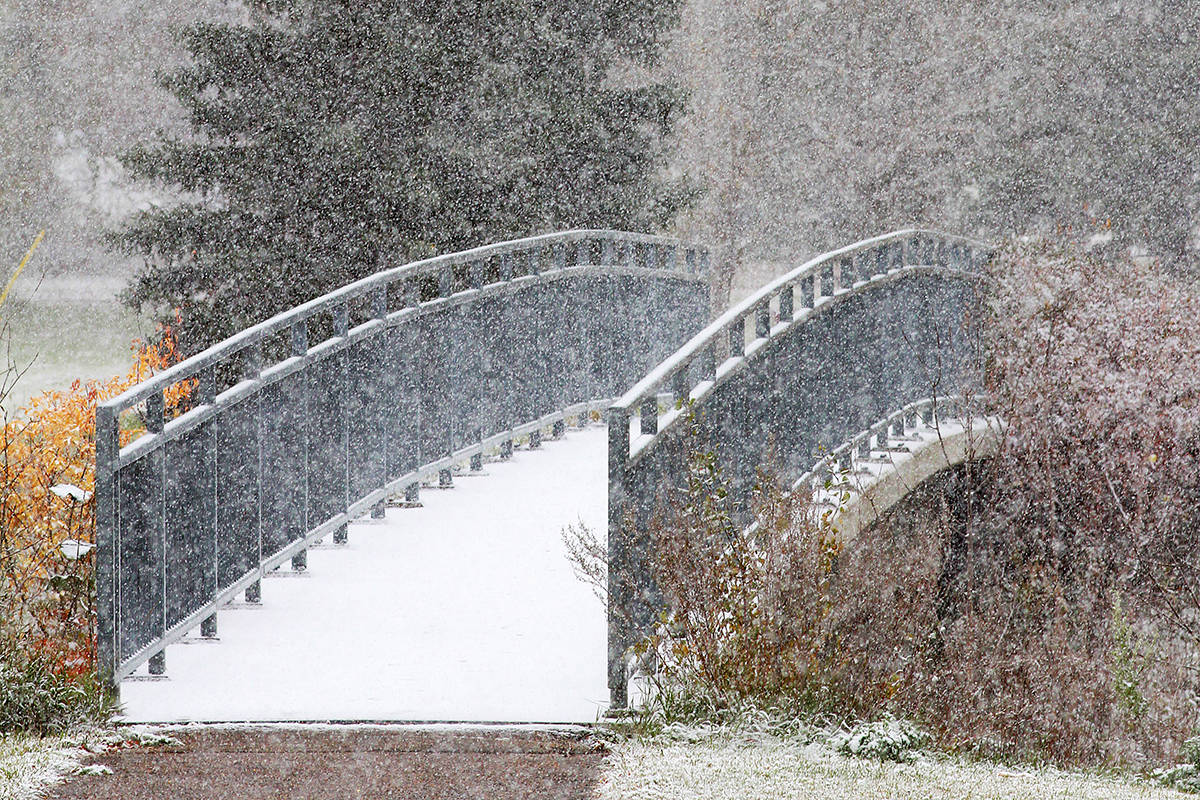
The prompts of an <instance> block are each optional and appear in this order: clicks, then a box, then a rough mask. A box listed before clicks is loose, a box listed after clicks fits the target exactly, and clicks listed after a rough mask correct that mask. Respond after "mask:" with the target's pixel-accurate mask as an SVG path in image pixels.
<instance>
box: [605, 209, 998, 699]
mask: <svg viewBox="0 0 1200 800" xmlns="http://www.w3.org/2000/svg"><path fill="white" fill-rule="evenodd" d="M990 256H991V249H990V247H988V246H987V245H986V244H983V243H981V242H976V241H972V240H969V239H965V238H962V237H957V236H948V235H945V234H940V233H936V232H933V231H923V230H915V229H910V230H901V231H896V232H894V233H889V234H886V235H883V236H879V237H875V238H872V239H867V240H864V241H861V242H858V243H856V244H853V245H850V246H848V247H844V248H841V249H840V250H835V251H833V252H830V253H826V254H824V255H821V256H818V257H817V258H814V259H812V260H811V261H809V262H807V263H805V264H803V265H801V266H800V267H798V268H796V269H795V270H793V271H791V272H789V273H787V274H785V275H783V276H780V277H779V278H776V279H775V280H773V281H771V282H770V283H768V284H767V285H766V286H764V287H763V288H762V289H760V290H759V291H758V292H756V293H755V294H753V295H751V296H750V297H748V298H746V299H745V300H743V301H742V302H740V303H738V304H737V305H735V306H733V307H732V308H730V309H729V310H728V311H726V312H725V313H724V314H722V315H721V316H720V317H719V318H718V319H716V320H715V321H713V322H712V323H711V324H709V325H708V326H707V327H706V328H705V329H704V330H702V331H700V332H699V333H697V334H696V335H695V336H694V337H692V338H691V339H690V340H689V341H688V342H687V343H686V344H685V345H684V346H683V347H681V348H680V349H679V350H678V351H676V352H675V353H674V354H673V355H671V356H670V357H669V358H667V359H666V360H664V361H663V362H662V363H661V364H659V366H658V367H656V368H655V369H653V370H651V371H650V372H649V373H648V374H647V375H646V376H645V377H644V378H642V379H641V380H640V381H638V383H637V384H635V385H634V386H633V387H632V388H631V389H629V391H627V392H626V393H625V394H624V395H622V397H621V398H620V399H618V400H617V401H616V402H615V403H614V404H613V405H612V406H611V407H610V408H609V410H608V424H609V504H608V514H609V523H608V542H609V593H608V596H609V690H610V693H611V695H612V703H613V705H614V706H615V707H620V706H622V705H624V702H625V691H626V687H625V683H626V674H625V655H626V653H627V651H628V649H629V648H630V647H631V646H632V645H633V644H634V643H635V642H636V641H637V640H638V639H639V638H640V637H641V635H642V634H643V633H644V632H645V631H646V630H647V629H648V627H649V626H650V625H651V624H652V622H653V620H654V617H655V614H656V611H657V608H658V607H659V605H660V602H659V597H658V594H657V590H656V588H655V587H654V585H653V581H652V580H651V578H650V576H649V574H648V571H647V561H648V557H649V548H650V542H649V536H648V532H647V531H648V528H649V523H650V518H651V516H652V515H653V513H654V512H655V510H656V508H655V507H656V504H657V503H658V502H660V498H661V496H662V492H664V491H667V490H670V489H671V488H672V487H681V486H683V485H685V483H686V481H685V475H684V469H685V455H686V450H687V449H688V448H690V447H695V446H703V447H711V448H713V449H714V450H715V451H716V453H717V455H718V458H719V460H720V462H721V464H722V468H723V472H724V474H725V477H726V479H727V480H728V481H729V483H730V484H731V487H732V491H733V494H734V499H735V501H737V502H740V503H741V504H742V507H743V508H744V507H745V506H746V502H745V501H746V500H747V498H748V495H749V492H750V490H751V488H752V486H753V484H754V480H755V473H756V470H757V469H758V467H759V466H760V465H761V464H762V462H763V461H764V460H766V459H767V458H768V454H770V457H771V458H773V460H774V461H775V462H776V464H777V466H779V467H780V468H782V469H783V470H784V472H785V474H788V475H789V476H791V477H796V476H799V475H800V474H802V473H803V472H804V471H805V470H806V469H807V468H808V467H810V466H811V465H812V464H813V462H814V461H815V460H816V459H817V458H818V453H819V451H820V450H821V449H825V450H826V451H827V450H828V449H830V448H832V447H834V446H836V445H838V444H840V443H842V442H843V441H846V440H847V439H848V438H849V437H850V436H851V435H853V434H854V433H856V432H858V431H860V430H862V429H863V428H866V427H868V426H870V425H871V424H872V423H874V422H875V421H876V420H879V419H881V418H883V417H885V416H886V415H887V414H888V413H889V412H890V411H892V410H895V409H900V408H903V407H905V406H906V405H908V404H909V403H911V402H914V401H917V400H921V399H923V398H926V397H930V396H937V395H944V394H952V393H957V392H960V391H962V390H963V389H964V388H966V389H968V390H969V389H970V385H972V384H975V385H977V384H978V383H979V380H980V378H981V376H982V372H981V370H982V353H981V347H980V344H979V340H978V333H979V331H978V325H977V322H978V320H979V317H980V312H981V306H980V303H979V292H978V288H979V287H978V284H979V282H980V280H981V277H982V269H983V266H984V264H985V263H986V261H987V260H988V259H989V258H990ZM751 321H752V322H753V328H752V329H750V330H748V322H751ZM964 384H965V385H966V386H964ZM685 417H690V418H691V419H692V424H691V425H684V420H685ZM635 418H636V420H637V424H636V427H635V426H634V425H633V422H634V420H635ZM693 427H694V428H695V431H694V432H690V431H689V430H688V429H689V428H693ZM693 435H695V436H696V437H697V440H698V441H696V440H693V439H692V436H693Z"/></svg>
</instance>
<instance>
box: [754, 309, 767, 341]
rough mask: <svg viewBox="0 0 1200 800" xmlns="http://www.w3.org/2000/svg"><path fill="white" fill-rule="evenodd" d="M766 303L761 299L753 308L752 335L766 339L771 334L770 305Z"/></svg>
mask: <svg viewBox="0 0 1200 800" xmlns="http://www.w3.org/2000/svg"><path fill="white" fill-rule="evenodd" d="M768 303H769V301H763V302H762V303H761V304H760V305H759V306H758V308H756V309H755V310H754V336H755V338H757V339H766V338H767V337H769V336H770V335H771V306H770V305H769V304H768Z"/></svg>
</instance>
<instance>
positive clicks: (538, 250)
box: [100, 229, 709, 432]
mask: <svg viewBox="0 0 1200 800" xmlns="http://www.w3.org/2000/svg"><path fill="white" fill-rule="evenodd" d="M572 244H573V245H575V247H574V250H575V253H574V257H573V258H572V256H571V255H570V254H569V249H570V248H568V245H572ZM595 250H598V259H597V258H596V257H595V254H594V251H595ZM681 250H682V253H683V258H682V259H680V258H679V254H680V251H681ZM521 256H525V258H521ZM708 258H709V255H708V250H707V249H706V248H702V247H697V246H691V245H684V244H682V243H681V242H680V241H679V240H678V239H673V238H667V237H662V236H652V235H649V234H640V233H628V232H624V231H610V230H591V229H578V230H570V231H563V232H558V233H550V234H544V235H541V236H531V237H527V238H524V239H514V240H511V241H506V242H499V243H496V244H489V245H484V246H482V247H476V248H473V249H470V250H464V251H461V252H457V253H448V254H445V255H440V256H434V257H432V258H427V259H423V260H420V261H414V262H412V263H409V264H404V265H402V266H398V267H391V268H388V269H384V270H381V271H379V272H376V273H375V274H373V275H369V276H367V277H365V278H362V279H361V280H358V281H355V282H353V283H350V284H347V285H346V286H343V287H341V288H338V289H335V290H333V291H331V292H329V293H327V294H324V295H322V296H320V297H317V298H314V299H312V300H310V301H308V302H306V303H303V304H301V305H299V306H296V307H295V308H292V309H289V310H287V311H283V312H280V313H279V314H276V315H275V316H273V317H271V318H270V319H267V320H265V321H263V322H260V323H258V324H256V325H253V326H251V327H249V328H246V329H245V330H243V331H240V332H239V333H236V334H234V335H233V336H231V337H229V338H228V339H225V340H224V341H222V342H219V343H217V344H215V345H213V346H211V347H209V348H208V349H206V350H204V351H202V352H200V353H197V354H196V355H194V356H192V357H190V358H188V359H186V360H184V361H182V362H180V363H178V364H176V365H174V366H172V367H170V368H168V369H166V370H163V371H162V372H160V373H158V374H157V375H154V376H152V377H150V378H148V379H146V380H145V381H142V382H141V383H139V384H137V385H136V386H133V387H131V388H130V389H128V390H126V391H125V392H123V393H122V394H120V395H118V396H116V397H114V398H112V399H110V400H107V401H105V402H104V403H101V404H100V409H103V413H104V414H105V415H106V416H107V415H111V416H112V417H113V418H115V417H116V416H117V415H119V414H120V413H121V412H123V411H126V410H128V409H131V408H133V407H134V406H136V405H137V404H139V403H141V402H143V401H147V400H149V401H151V402H152V403H155V404H157V405H161V403H162V392H163V391H164V390H166V389H168V388H170V387H171V386H173V385H176V384H179V383H181V382H183V381H187V380H191V379H194V378H197V377H198V376H201V375H202V373H204V372H205V371H206V370H211V369H212V368H214V367H215V366H216V365H218V364H220V363H222V362H224V361H227V360H228V359H230V358H232V357H234V356H236V355H238V354H239V353H243V352H246V353H249V354H251V358H250V361H251V363H253V364H255V369H256V370H258V371H261V370H262V368H263V365H262V364H261V357H262V354H261V344H262V342H263V340H264V339H265V338H266V337H268V336H270V335H272V334H276V333H279V332H281V331H283V330H285V329H287V328H292V327H293V326H296V325H297V324H298V323H303V322H305V321H307V320H309V319H311V318H312V317H316V316H319V315H322V314H330V313H332V314H333V315H334V337H333V338H335V339H336V338H338V337H339V336H344V335H345V334H346V333H347V328H348V317H349V304H350V302H351V301H354V300H360V299H369V300H370V302H371V315H372V317H374V318H376V319H379V318H384V317H387V316H388V314H389V309H388V289H389V288H390V287H392V286H393V285H394V284H397V283H401V282H404V283H406V285H405V289H406V291H405V306H404V308H402V309H397V311H402V310H404V309H407V308H412V307H414V306H419V305H422V304H425V303H430V302H434V301H437V300H444V299H446V298H448V297H450V296H452V295H455V294H459V293H461V292H466V291H472V290H480V289H483V288H485V287H486V286H493V285H496V284H500V283H506V282H509V281H512V280H516V279H519V278H522V277H525V276H528V275H536V274H540V273H544V272H549V271H552V270H560V269H566V268H568V267H585V266H604V267H610V268H617V269H640V270H665V271H676V272H681V273H684V274H691V275H696V276H703V275H705V274H706V273H707V270H708ZM497 261H498V263H496V262H497ZM491 276H495V277H496V278H497V280H489V277H491ZM430 279H435V280H436V296H434V297H431V298H428V299H425V300H422V299H421V296H420V294H421V290H422V284H421V282H422V281H425V282H426V283H428V281H429V280H430ZM392 313H394V312H392ZM304 345H305V346H306V347H307V341H306V340H305V341H304ZM256 351H257V352H256ZM157 413H161V409H159V410H157ZM151 416H156V414H155V413H153V412H152V414H151ZM148 423H149V427H150V430H151V432H154V431H155V430H157V429H158V427H159V424H158V420H157V419H151V420H148Z"/></svg>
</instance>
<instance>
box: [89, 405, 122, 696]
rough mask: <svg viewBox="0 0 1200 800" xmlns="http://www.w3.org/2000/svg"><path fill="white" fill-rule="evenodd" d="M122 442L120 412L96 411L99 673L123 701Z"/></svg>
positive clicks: (99, 408) (103, 408)
mask: <svg viewBox="0 0 1200 800" xmlns="http://www.w3.org/2000/svg"><path fill="white" fill-rule="evenodd" d="M119 452H120V439H119V433H118V426H117V414H116V411H115V410H114V409H113V408H111V407H108V406H103V405H101V406H97V407H96V478H95V496H96V512H95V513H96V672H97V677H98V679H99V682H100V686H101V688H102V689H103V690H105V691H106V692H108V693H109V694H110V696H111V697H112V698H113V699H114V700H119V699H120V684H119V682H118V681H117V679H116V675H117V664H118V662H119V661H120V656H119V653H118V649H117V638H118V631H119V628H120V625H119V620H118V619H117V615H118V613H119V606H118V604H117V596H118V594H117V592H118V588H119V586H120V579H119V578H120V571H119V560H118V552H117V551H118V548H119V532H118V521H117V494H116V487H117V470H116V465H117V457H118V454H119Z"/></svg>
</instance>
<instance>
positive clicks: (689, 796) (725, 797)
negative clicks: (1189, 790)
mask: <svg viewBox="0 0 1200 800" xmlns="http://www.w3.org/2000/svg"><path fill="white" fill-rule="evenodd" d="M597 796H598V798H599V799H600V800H610V799H611V800H617V798H620V800H667V799H668V798H670V800H735V799H736V800H834V798H837V800H880V798H884V799H885V800H941V799H942V798H945V800H961V799H962V798H974V800H1059V799H1061V800H1117V798H1123V799H1124V798H1154V799H1155V800H1168V798H1178V800H1183V799H1184V798H1188V797H1194V795H1187V794H1182V793H1180V792H1176V791H1173V790H1169V789H1162V788H1158V787H1153V786H1150V785H1147V784H1143V783H1136V782H1134V781H1132V780H1123V779H1118V778H1109V777H1103V776H1098V775H1088V774H1084V773H1075V772H1060V771H1057V770H1033V769H1028V770H1027V769H1021V768H1009V767H1003V766H998V765H995V764H982V763H981V764H969V763H964V762H960V761H955V760H951V759H932V758H920V759H918V760H917V761H916V762H915V763H912V764H897V763H893V762H880V761H875V760H870V759H861V758H851V757H847V756H842V755H839V754H837V753H835V752H834V751H833V750H832V749H830V748H829V746H827V745H824V744H820V743H812V744H799V743H789V742H779V741H776V742H765V743H756V744H750V745H746V744H744V743H740V742H737V741H732V742H723V743H719V742H701V743H665V744H663V743H659V744H655V743H646V742H637V741H631V742H625V743H621V744H618V745H616V746H615V748H614V750H613V752H612V754H611V755H610V756H609V757H608V758H607V759H606V761H605V766H604V770H603V776H602V779H601V783H600V787H599V790H598V792H597Z"/></svg>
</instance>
